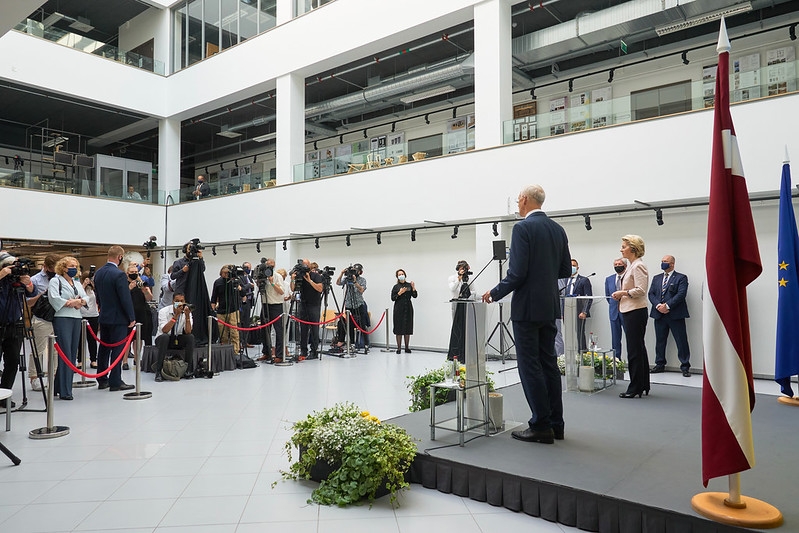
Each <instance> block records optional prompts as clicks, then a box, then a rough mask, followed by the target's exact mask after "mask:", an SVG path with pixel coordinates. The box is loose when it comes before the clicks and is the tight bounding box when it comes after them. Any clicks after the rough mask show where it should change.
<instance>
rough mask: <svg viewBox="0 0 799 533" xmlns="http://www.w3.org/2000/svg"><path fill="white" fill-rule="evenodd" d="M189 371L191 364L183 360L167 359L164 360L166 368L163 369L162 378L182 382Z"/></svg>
mask: <svg viewBox="0 0 799 533" xmlns="http://www.w3.org/2000/svg"><path fill="white" fill-rule="evenodd" d="M188 369H189V364H188V363H187V362H186V361H184V360H183V359H179V358H175V359H172V358H167V359H164V366H163V367H162V368H161V377H163V378H164V379H166V380H169V381H180V378H182V377H183V375H184V374H186V370H188Z"/></svg>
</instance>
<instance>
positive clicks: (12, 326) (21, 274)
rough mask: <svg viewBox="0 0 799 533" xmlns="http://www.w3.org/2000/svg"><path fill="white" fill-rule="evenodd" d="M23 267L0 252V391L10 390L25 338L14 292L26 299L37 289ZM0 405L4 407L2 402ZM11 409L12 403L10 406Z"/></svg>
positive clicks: (21, 263)
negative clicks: (0, 363) (0, 369)
mask: <svg viewBox="0 0 799 533" xmlns="http://www.w3.org/2000/svg"><path fill="white" fill-rule="evenodd" d="M26 270H27V268H26V264H24V263H23V262H22V261H19V262H18V261H17V258H16V257H14V256H12V255H11V254H9V253H7V252H6V251H5V250H1V251H0V351H2V355H3V375H2V377H0V388H3V389H12V388H13V387H14V379H15V378H16V376H17V368H18V367H19V352H20V349H21V348H22V340H23V339H24V337H25V333H24V330H23V327H24V326H23V323H22V300H21V298H20V297H19V292H18V291H24V294H25V296H26V297H28V298H30V297H32V296H35V295H36V294H37V290H38V289H37V288H36V286H35V285H34V284H33V282H32V281H31V277H30V275H29V274H26V273H25V271H26ZM8 401H10V400H2V401H0V406H2V407H5V406H6V402H8ZM11 407H14V402H11Z"/></svg>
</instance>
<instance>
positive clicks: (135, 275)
mask: <svg viewBox="0 0 799 533" xmlns="http://www.w3.org/2000/svg"><path fill="white" fill-rule="evenodd" d="M128 277H129V278H130V279H136V278H138V277H139V275H138V274H128Z"/></svg>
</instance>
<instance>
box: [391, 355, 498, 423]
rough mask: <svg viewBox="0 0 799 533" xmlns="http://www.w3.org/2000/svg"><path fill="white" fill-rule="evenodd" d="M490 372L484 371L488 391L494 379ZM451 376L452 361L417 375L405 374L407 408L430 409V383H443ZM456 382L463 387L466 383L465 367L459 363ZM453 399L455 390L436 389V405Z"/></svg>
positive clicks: (416, 409)
mask: <svg viewBox="0 0 799 533" xmlns="http://www.w3.org/2000/svg"><path fill="white" fill-rule="evenodd" d="M491 374H492V373H491V372H489V371H486V381H487V382H488V390H489V392H493V391H494V381H493V380H492V379H491ZM451 377H452V361H447V362H446V363H444V364H443V365H441V367H440V368H436V369H434V370H430V371H428V372H426V373H424V374H419V375H418V376H406V378H407V379H408V380H409V381H407V382H406V385H407V387H408V392H410V393H411V405H410V407H409V408H408V410H409V411H411V412H416V411H425V410H427V409H430V389H429V387H430V385H432V384H434V383H443V382H445V381H447V380H449V379H450V378H451ZM456 379H457V381H458V383H460V384H461V387H463V386H464V385H465V383H466V367H465V366H463V365H461V366H460V367H459V369H458V375H457V376H456ZM454 399H455V391H454V390H448V389H438V390H437V391H436V405H441V404H444V403H447V402H450V401H453V400H454Z"/></svg>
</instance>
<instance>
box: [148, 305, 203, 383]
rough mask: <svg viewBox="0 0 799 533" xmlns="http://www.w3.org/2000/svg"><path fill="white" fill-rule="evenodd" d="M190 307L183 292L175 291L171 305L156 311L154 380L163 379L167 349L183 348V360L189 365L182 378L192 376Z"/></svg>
mask: <svg viewBox="0 0 799 533" xmlns="http://www.w3.org/2000/svg"><path fill="white" fill-rule="evenodd" d="M192 324H193V322H192V318H191V307H190V306H189V305H188V304H186V297H185V296H184V295H183V294H180V293H175V295H174V299H173V302H172V305H170V306H168V307H162V308H161V310H160V311H158V336H157V337H156V338H155V347H156V348H157V349H158V356H157V358H156V361H155V380H156V381H164V378H163V376H162V375H161V370H162V369H163V368H164V359H165V358H166V352H167V350H170V349H172V350H180V349H182V350H183V360H184V361H186V364H187V365H189V366H188V369H187V370H186V373H185V374H184V375H183V379H192V378H193V377H194V335H192V334H191V330H192Z"/></svg>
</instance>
